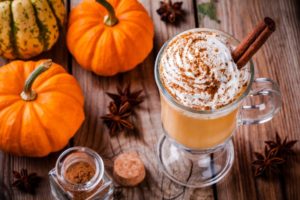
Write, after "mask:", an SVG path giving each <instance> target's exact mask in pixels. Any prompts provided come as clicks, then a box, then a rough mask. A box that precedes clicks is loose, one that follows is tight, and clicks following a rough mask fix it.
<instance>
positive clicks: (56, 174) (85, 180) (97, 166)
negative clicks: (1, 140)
mask: <svg viewBox="0 0 300 200" xmlns="http://www.w3.org/2000/svg"><path fill="white" fill-rule="evenodd" d="M49 180H50V186H51V192H52V195H53V196H54V197H55V199H59V200H108V199H112V194H113V190H114V188H113V182H112V178H111V177H110V176H109V175H108V174H106V172H105V168H104V164H103V160H102V159H101V157H100V156H99V155H98V154H97V153H96V152H95V151H93V150H91V149H89V148H86V147H72V148H69V149H67V150H66V151H64V152H63V153H62V154H61V155H60V156H59V158H58V159H57V161H56V166H55V168H53V169H52V170H50V172H49Z"/></svg>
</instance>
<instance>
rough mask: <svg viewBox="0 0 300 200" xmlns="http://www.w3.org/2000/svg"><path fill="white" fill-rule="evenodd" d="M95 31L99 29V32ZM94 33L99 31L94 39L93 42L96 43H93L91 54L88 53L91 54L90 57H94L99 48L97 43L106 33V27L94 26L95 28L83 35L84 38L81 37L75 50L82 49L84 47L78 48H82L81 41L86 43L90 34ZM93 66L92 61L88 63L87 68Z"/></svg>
mask: <svg viewBox="0 0 300 200" xmlns="http://www.w3.org/2000/svg"><path fill="white" fill-rule="evenodd" d="M94 29H99V30H94ZM93 31H97V34H95V36H94V37H93V38H92V40H93V41H95V42H92V46H91V47H90V49H89V52H88V53H89V54H90V56H93V54H94V52H95V48H96V46H97V42H96V41H98V40H99V39H100V37H101V35H102V33H103V32H104V31H105V27H99V26H94V27H93V28H90V29H89V30H88V31H86V32H85V33H84V34H83V35H82V37H80V38H79V39H78V40H77V42H76V45H75V49H82V47H81V48H79V47H77V46H81V41H80V40H83V43H85V41H86V37H87V36H88V34H90V32H93ZM85 52H87V51H85ZM74 53H75V54H76V53H77V52H76V50H75V52H74ZM91 65H92V59H91V60H89V61H88V64H87V66H91Z"/></svg>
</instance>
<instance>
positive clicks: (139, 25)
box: [119, 17, 154, 37]
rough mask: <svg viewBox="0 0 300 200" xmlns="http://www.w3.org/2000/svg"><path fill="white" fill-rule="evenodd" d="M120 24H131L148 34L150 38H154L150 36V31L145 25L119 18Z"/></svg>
mask: <svg viewBox="0 0 300 200" xmlns="http://www.w3.org/2000/svg"><path fill="white" fill-rule="evenodd" d="M119 19H120V23H131V24H134V25H135V26H137V27H139V28H141V27H142V28H141V29H143V30H146V31H147V32H148V34H149V35H151V36H152V37H153V36H154V35H153V34H152V31H150V30H149V29H148V27H147V25H145V23H141V24H138V23H137V22H136V21H134V20H132V19H128V18H123V17H120V18H119Z"/></svg>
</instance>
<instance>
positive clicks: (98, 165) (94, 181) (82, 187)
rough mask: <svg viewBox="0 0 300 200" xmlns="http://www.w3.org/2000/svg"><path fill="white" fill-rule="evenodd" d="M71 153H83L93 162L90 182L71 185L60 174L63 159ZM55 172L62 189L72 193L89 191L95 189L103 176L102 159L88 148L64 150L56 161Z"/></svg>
mask: <svg viewBox="0 0 300 200" xmlns="http://www.w3.org/2000/svg"><path fill="white" fill-rule="evenodd" d="M73 153H85V154H87V155H88V156H90V157H92V158H93V159H94V160H95V174H94V176H93V177H92V178H91V180H89V181H88V182H85V183H80V184H77V183H72V182H70V181H68V180H67V179H65V177H64V175H63V174H62V172H61V171H62V166H63V163H64V159H65V158H67V157H68V156H69V155H71V154H73ZM55 170H56V173H57V178H58V180H59V182H60V183H61V184H62V185H63V186H64V187H66V188H68V189H70V190H72V191H87V190H90V189H93V188H94V187H96V186H97V185H98V184H99V183H100V181H101V180H102V178H103V175H104V163H103V160H102V158H101V157H100V156H99V154H98V153H97V152H95V151H94V150H92V149H90V148H87V147H71V148H69V149H67V150H65V151H64V152H63V153H62V154H61V155H60V156H59V157H58V159H57V161H56V166H55Z"/></svg>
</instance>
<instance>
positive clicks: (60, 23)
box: [47, 0, 65, 29]
mask: <svg viewBox="0 0 300 200" xmlns="http://www.w3.org/2000/svg"><path fill="white" fill-rule="evenodd" d="M47 2H48V4H49V6H50V9H51V11H52V13H53V14H54V16H55V18H56V22H57V24H58V26H59V27H60V28H61V29H63V27H64V21H65V19H64V18H65V17H64V13H60V14H62V16H58V14H59V13H58V12H59V9H60V6H62V7H63V9H65V3H64V1H63V0H47ZM55 2H60V3H61V5H58V4H60V3H58V4H57V6H58V7H56V8H55V7H54V4H55ZM57 9H58V10H57ZM63 12H65V11H63ZM60 17H62V19H60Z"/></svg>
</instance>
